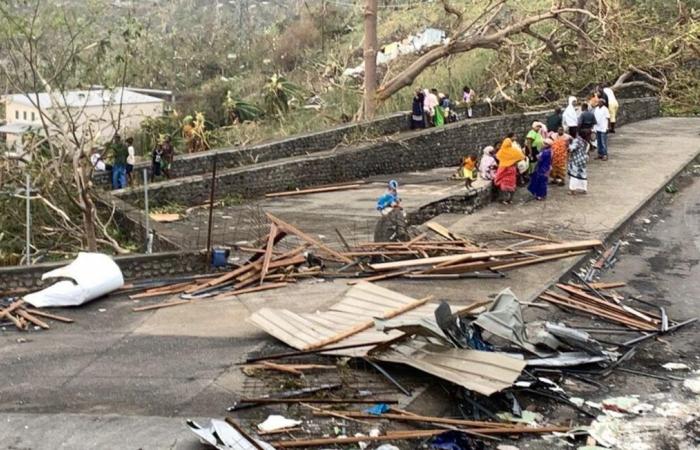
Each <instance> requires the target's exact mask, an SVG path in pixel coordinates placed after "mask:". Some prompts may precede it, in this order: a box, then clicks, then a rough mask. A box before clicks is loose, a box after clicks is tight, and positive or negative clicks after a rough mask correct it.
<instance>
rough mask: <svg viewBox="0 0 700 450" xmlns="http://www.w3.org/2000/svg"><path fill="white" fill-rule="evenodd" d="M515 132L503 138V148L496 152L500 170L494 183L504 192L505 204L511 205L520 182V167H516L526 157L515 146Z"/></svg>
mask: <svg viewBox="0 0 700 450" xmlns="http://www.w3.org/2000/svg"><path fill="white" fill-rule="evenodd" d="M514 137H515V133H509V134H508V137H506V138H505V139H504V140H503V143H502V144H501V148H500V149H499V150H498V153H496V159H498V170H497V171H496V178H495V179H494V183H495V184H496V186H497V187H498V189H500V191H501V192H503V193H504V199H503V204H504V205H509V204H510V203H512V201H513V193H514V192H515V188H516V186H517V184H518V169H517V168H516V167H515V165H516V164H518V161H522V160H523V159H525V155H524V154H523V152H522V151H521V150H518V149H517V148H516V147H514V146H513V138H514Z"/></svg>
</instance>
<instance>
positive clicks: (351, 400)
mask: <svg viewBox="0 0 700 450" xmlns="http://www.w3.org/2000/svg"><path fill="white" fill-rule="evenodd" d="M302 402H303V403H326V404H329V405H331V404H338V405H343V404H346V403H352V404H360V405H373V404H375V403H386V404H396V403H398V402H399V401H398V400H394V399H377V400H375V399H371V398H274V397H250V398H241V399H240V400H239V401H238V403H263V404H274V403H302Z"/></svg>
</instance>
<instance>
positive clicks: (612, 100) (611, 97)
mask: <svg viewBox="0 0 700 450" xmlns="http://www.w3.org/2000/svg"><path fill="white" fill-rule="evenodd" d="M603 93H604V94H605V97H606V102H607V105H608V110H609V111H610V126H609V127H608V133H615V122H617V110H618V109H619V108H620V104H619V103H618V101H617V97H615V92H613V90H612V88H609V87H607V86H606V87H604V88H603Z"/></svg>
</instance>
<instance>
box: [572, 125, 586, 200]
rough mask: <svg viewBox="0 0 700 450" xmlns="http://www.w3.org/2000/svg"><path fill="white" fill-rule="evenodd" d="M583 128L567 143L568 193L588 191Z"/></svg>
mask: <svg viewBox="0 0 700 450" xmlns="http://www.w3.org/2000/svg"><path fill="white" fill-rule="evenodd" d="M588 134H589V132H588V131H587V130H584V131H582V132H581V134H579V135H578V136H576V138H574V140H573V141H572V142H571V144H569V163H568V166H569V195H576V194H586V193H587V192H588V172H587V167H588V140H589V139H590V136H588Z"/></svg>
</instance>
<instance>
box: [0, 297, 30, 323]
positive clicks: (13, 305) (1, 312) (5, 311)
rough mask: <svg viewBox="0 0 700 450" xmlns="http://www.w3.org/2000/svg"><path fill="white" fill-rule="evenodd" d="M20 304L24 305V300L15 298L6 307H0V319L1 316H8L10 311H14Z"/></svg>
mask: <svg viewBox="0 0 700 450" xmlns="http://www.w3.org/2000/svg"><path fill="white" fill-rule="evenodd" d="M22 305H24V300H16V301H14V302H12V303H10V304H9V305H8V306H7V308H5V309H0V319H2V318H3V317H8V316H9V315H10V313H11V312H14V311H15V310H16V309H17V308H19V307H20V306H22Z"/></svg>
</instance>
